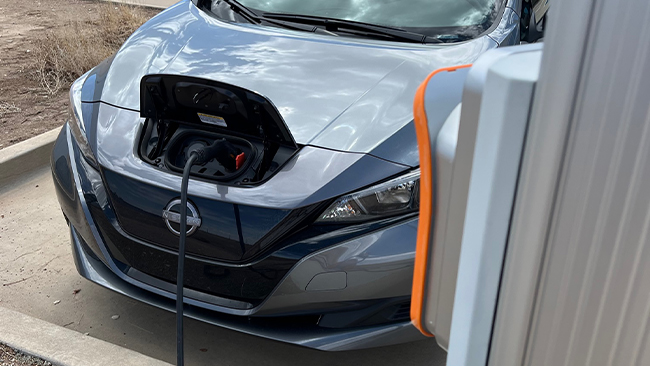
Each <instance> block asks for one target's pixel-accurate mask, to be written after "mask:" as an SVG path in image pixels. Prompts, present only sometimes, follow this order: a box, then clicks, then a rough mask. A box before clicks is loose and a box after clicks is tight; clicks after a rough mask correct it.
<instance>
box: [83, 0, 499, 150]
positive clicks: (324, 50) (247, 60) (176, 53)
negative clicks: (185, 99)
mask: <svg viewBox="0 0 650 366" xmlns="http://www.w3.org/2000/svg"><path fill="white" fill-rule="evenodd" d="M495 46H496V43H495V42H494V41H492V40H491V39H490V38H489V37H480V38H478V39H475V40H473V41H471V42H465V43H462V44H456V45H435V46H432V45H409V44H402V43H394V42H385V41H373V40H365V39H353V38H349V37H333V36H330V35H316V34H313V33H307V32H297V31H289V30H284V29H280V28H274V27H262V26H257V25H251V24H240V23H228V22H223V21H220V20H217V19H215V18H213V17H211V16H210V15H209V14H207V13H205V12H203V11H201V10H199V9H197V8H196V7H195V6H194V5H193V4H192V3H191V2H189V1H183V2H180V3H178V4H176V5H174V6H172V7H170V8H168V9H167V10H165V11H164V12H162V13H161V14H159V15H158V16H156V17H154V18H153V19H152V20H150V21H149V22H147V23H146V24H145V25H144V26H142V27H141V28H140V29H139V30H138V31H136V32H135V33H134V34H133V35H132V36H131V37H130V38H129V39H128V40H127V42H126V43H125V44H124V45H123V46H122V48H121V49H120V50H119V51H118V53H117V54H116V55H115V57H114V58H113V61H112V64H111V65H110V69H109V70H108V72H107V74H106V78H105V80H104V86H103V88H102V89H101V90H98V91H97V92H96V93H94V95H93V97H92V98H93V99H95V100H85V101H98V100H101V101H103V102H105V103H108V104H111V105H114V106H117V107H120V108H125V109H131V110H136V111H137V110H139V108H140V80H141V79H142V77H143V76H144V75H147V74H181V75H186V76H194V77H200V78H206V79H211V80H217V81H220V82H224V83H229V84H232V85H236V86H239V87H242V88H246V89H249V90H251V91H254V92H257V93H259V94H261V95H264V96H266V97H267V98H268V99H269V100H270V101H271V102H272V103H273V104H274V105H275V106H276V108H277V109H278V111H279V112H280V114H281V116H282V118H283V119H284V120H285V122H286V124H287V126H288V128H289V130H290V132H291V134H292V135H293V137H294V139H295V140H296V142H297V143H299V144H302V145H313V146H318V147H325V148H330V149H336V150H340V151H350V152H359V153H367V152H371V151H372V150H373V149H375V148H377V147H378V146H379V145H380V144H381V143H382V142H384V141H385V140H386V139H387V138H389V137H390V136H392V135H393V134H395V133H396V132H398V131H399V130H400V129H402V128H403V127H405V126H406V125H407V124H409V123H410V122H411V121H412V119H413V118H412V103H413V98H414V95H415V92H416V90H417V87H418V86H419V85H420V83H421V82H422V81H423V80H424V79H425V77H426V76H427V75H428V74H429V73H431V72H432V71H434V70H436V69H438V68H440V67H446V66H453V65H460V64H467V63H472V62H474V60H475V59H476V58H477V57H478V56H479V55H480V54H482V53H483V52H485V51H486V50H487V49H489V48H493V47H495Z"/></svg>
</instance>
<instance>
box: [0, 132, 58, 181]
mask: <svg viewBox="0 0 650 366" xmlns="http://www.w3.org/2000/svg"><path fill="white" fill-rule="evenodd" d="M59 131H61V128H56V129H54V130H52V131H49V132H45V133H43V134H40V135H38V136H36V137H32V138H31V139H29V140H26V141H23V142H19V143H17V144H15V145H12V146H9V147H7V148H4V149H2V150H0V187H2V186H4V185H6V184H8V183H10V182H11V181H14V180H16V179H18V178H19V177H20V176H22V175H23V174H26V173H29V172H31V171H33V170H34V169H37V168H40V167H42V166H44V165H47V164H49V163H50V154H51V153H52V148H53V147H54V142H55V141H56V137H57V136H58V135H59Z"/></svg>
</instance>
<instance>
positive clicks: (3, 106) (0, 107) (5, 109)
mask: <svg viewBox="0 0 650 366" xmlns="http://www.w3.org/2000/svg"><path fill="white" fill-rule="evenodd" d="M20 111H21V109H20V108H19V107H16V105H15V104H14V103H9V102H0V117H4V115H5V114H10V113H18V112H20Z"/></svg>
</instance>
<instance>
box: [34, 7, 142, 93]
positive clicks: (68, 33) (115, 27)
mask: <svg viewBox="0 0 650 366" xmlns="http://www.w3.org/2000/svg"><path fill="white" fill-rule="evenodd" d="M151 15H152V12H151V11H150V10H149V11H147V9H143V8H140V7H136V6H131V5H124V4H103V5H101V6H100V7H99V12H98V20H94V21H74V22H70V24H69V25H67V26H65V27H61V28H57V29H55V30H53V31H50V32H48V33H47V35H46V36H45V38H44V39H43V41H42V42H41V43H39V44H37V45H36V49H35V50H34V56H35V57H34V58H35V60H36V61H35V62H36V65H35V71H36V72H35V74H36V78H37V79H38V81H39V82H40V84H41V86H42V87H43V88H44V89H45V90H46V91H47V93H49V94H55V93H57V92H58V91H59V90H60V89H61V88H68V87H69V86H70V84H71V83H72V82H73V81H74V80H76V79H77V78H78V77H79V76H81V75H83V74H84V73H85V72H86V71H88V70H90V69H91V68H93V67H95V66H96V65H97V64H99V63H100V62H101V61H102V60H104V59H105V58H107V57H109V56H110V55H112V54H113V53H115V52H116V51H117V50H118V49H119V48H120V46H121V45H122V43H124V41H125V40H126V39H127V38H128V37H129V36H130V35H131V34H132V33H133V32H134V31H135V30H136V29H137V28H138V27H140V26H141V25H142V24H143V23H144V22H146V21H147V20H148V19H149V18H150V17H151Z"/></svg>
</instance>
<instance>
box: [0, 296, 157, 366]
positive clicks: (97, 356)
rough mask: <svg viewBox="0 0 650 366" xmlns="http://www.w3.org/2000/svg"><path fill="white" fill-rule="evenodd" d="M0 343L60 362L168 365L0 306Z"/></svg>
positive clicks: (110, 365)
mask: <svg viewBox="0 0 650 366" xmlns="http://www.w3.org/2000/svg"><path fill="white" fill-rule="evenodd" d="M0 329H2V331H0V343H4V344H6V345H7V346H9V347H12V348H15V349H17V350H19V351H21V352H23V353H25V354H28V355H32V356H36V357H39V358H42V359H44V360H46V361H49V362H51V363H52V364H54V365H61V366H104V365H106V366H115V365H138V366H140V365H142V366H169V365H170V364H168V363H166V362H163V361H160V360H156V359H154V358H151V357H149V356H145V355H143V354H141V353H138V352H135V351H132V350H129V349H126V348H123V347H120V346H117V345H114V344H112V343H108V342H105V341H102V340H99V339H96V338H93V337H90V336H86V335H83V334H81V333H78V332H75V331H73V330H70V329H66V328H63V327H60V326H58V325H54V324H51V323H48V322H46V321H43V320H39V319H36V318H32V317H31V316H28V315H25V314H22V313H18V312H15V311H12V310H8V309H5V308H3V307H0Z"/></svg>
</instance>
